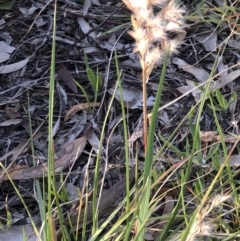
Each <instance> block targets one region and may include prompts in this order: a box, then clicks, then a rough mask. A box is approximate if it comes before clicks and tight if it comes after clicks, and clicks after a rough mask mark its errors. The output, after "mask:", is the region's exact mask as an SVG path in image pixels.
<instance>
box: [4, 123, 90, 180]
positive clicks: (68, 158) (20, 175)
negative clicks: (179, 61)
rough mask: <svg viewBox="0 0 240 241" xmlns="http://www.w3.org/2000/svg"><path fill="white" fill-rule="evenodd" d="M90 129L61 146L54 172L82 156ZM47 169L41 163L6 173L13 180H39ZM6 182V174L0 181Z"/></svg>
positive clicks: (45, 165)
mask: <svg viewBox="0 0 240 241" xmlns="http://www.w3.org/2000/svg"><path fill="white" fill-rule="evenodd" d="M90 132H91V128H89V129H88V130H87V131H86V133H85V135H84V136H83V137H81V138H78V139H76V140H74V141H71V142H68V143H67V144H65V145H64V146H63V148H62V149H61V152H59V153H58V156H59V158H58V159H57V160H56V161H55V172H56V173H58V172H60V171H62V170H63V169H65V168H67V167H68V166H70V165H71V164H72V163H74V162H75V161H76V160H77V158H78V157H79V156H80V155H81V154H82V152H83V150H84V148H85V145H86V142H87V138H88V136H89V133H90ZM47 171H48V167H47V164H46V163H43V164H41V165H38V166H34V167H29V168H26V167H23V168H19V166H18V167H17V169H15V168H14V169H12V170H9V171H8V175H9V176H10V178H11V179H13V180H24V179H31V178H41V177H43V176H46V175H47ZM4 180H8V176H7V174H5V175H4V176H3V178H2V180H1V181H4Z"/></svg>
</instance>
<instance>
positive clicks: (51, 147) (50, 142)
mask: <svg viewBox="0 0 240 241" xmlns="http://www.w3.org/2000/svg"><path fill="white" fill-rule="evenodd" d="M56 17H57V0H55V2H54V16H53V40H52V54H51V70H50V84H49V106H48V108H49V109H48V119H49V122H48V175H47V178H48V217H50V215H51V210H52V195H51V194H52V187H53V185H54V184H55V182H53V180H52V175H53V173H54V171H55V165H54V154H55V153H54V145H53V131H52V129H53V106H54V87H55V86H54V80H55V50H56V29H57V25H56ZM48 217H47V218H48ZM50 232H51V230H50V225H48V240H50V237H51V235H50Z"/></svg>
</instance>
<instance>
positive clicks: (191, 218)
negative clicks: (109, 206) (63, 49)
mask: <svg viewBox="0 0 240 241" xmlns="http://www.w3.org/2000/svg"><path fill="white" fill-rule="evenodd" d="M123 2H124V3H125V4H126V6H127V7H128V8H129V9H130V10H131V12H132V16H131V24H132V27H133V30H131V31H129V34H130V35H131V36H132V37H133V39H134V40H135V44H136V45H135V49H134V52H137V53H138V55H139V58H140V64H141V67H142V75H141V77H142V89H143V118H144V132H143V133H144V166H143V170H142V172H141V173H140V171H139V169H138V168H139V167H140V163H141V161H142V160H141V158H140V157H139V155H138V153H139V149H140V148H139V147H138V146H137V147H136V150H134V152H135V153H134V154H135V159H134V162H135V163H134V165H133V167H132V168H134V171H135V180H134V181H135V183H134V184H133V185H130V179H131V177H130V168H131V162H130V156H131V151H132V150H130V148H131V147H130V145H129V143H128V135H129V133H128V132H129V126H128V120H127V115H126V109H125V107H124V100H123V94H122V84H121V77H122V76H121V69H120V66H119V63H118V55H117V53H115V59H114V62H115V66H116V76H117V81H116V84H115V91H116V90H117V89H119V90H120V96H121V102H120V104H121V115H122V119H121V120H120V121H119V123H122V126H123V133H124V138H123V139H124V160H125V162H124V164H125V174H126V175H125V179H126V181H125V183H126V188H125V195H124V197H123V198H122V200H121V201H119V203H118V205H116V206H115V210H113V211H112V212H111V213H110V214H109V215H108V216H107V217H106V218H105V219H104V221H102V220H101V221H100V220H99V217H98V215H99V203H100V202H99V199H98V197H99V195H101V194H102V190H103V180H104V177H105V175H106V170H107V168H108V164H109V163H108V162H107V161H106V162H105V163H104V165H105V166H104V167H103V169H104V175H103V178H102V180H100V177H99V173H100V169H101V158H102V148H103V146H104V138H105V132H106V128H107V123H108V118H109V116H110V110H111V107H112V105H113V103H114V95H115V92H114V93H113V96H112V97H111V99H110V101H109V105H108V109H107V111H106V116H105V118H104V120H103V123H102V126H101V128H102V129H101V136H100V144H99V147H98V148H99V151H98V153H96V162H95V168H94V175H93V181H92V183H93V188H92V190H91V191H89V187H88V184H89V183H88V182H89V179H88V178H89V176H88V174H89V173H88V172H86V175H85V181H84V187H83V188H82V190H81V191H80V195H79V202H80V205H79V208H78V209H77V210H76V212H78V218H77V219H78V222H77V224H76V223H75V224H74V225H75V226H77V227H76V228H75V229H74V227H73V226H74V225H73V224H72V223H71V222H72V221H73V220H71V217H70V218H69V220H66V219H67V218H66V216H67V215H65V214H64V213H63V209H62V204H65V205H68V204H69V203H68V200H67V196H66V189H65V187H64V185H62V189H61V191H60V190H58V189H57V185H56V176H55V167H54V154H55V153H54V142H53V134H52V128H53V117H54V116H53V110H54V89H55V85H54V81H55V53H56V51H55V47H56V43H55V36H56V24H57V22H56V14H57V12H56V7H57V1H55V11H54V19H53V21H54V24H53V41H52V59H51V76H50V84H49V113H48V176H47V180H46V179H45V180H44V179H43V182H42V187H41V185H40V183H39V181H38V180H35V186H36V190H37V198H38V201H39V202H38V205H39V209H40V214H41V221H42V227H41V230H40V231H39V230H38V229H37V227H36V225H35V224H34V222H33V221H32V225H33V227H34V231H35V233H36V236H37V237H38V240H41V241H43V240H44V241H55V240H56V241H57V240H59V241H60V240H61V241H69V240H76V241H77V240H79V237H81V240H83V241H84V240H88V241H98V240H99V241H110V240H119V241H120V240H121V241H122V240H123V241H129V240H133V241H144V240H156V241H180V240H181V241H193V240H209V241H210V240H213V241H215V240H239V238H240V229H239V223H240V215H239V210H238V209H239V195H238V193H239V181H238V180H237V176H238V175H239V171H238V170H234V168H232V167H231V166H230V164H229V159H230V156H231V154H232V153H233V152H234V150H235V149H236V146H237V144H238V143H239V140H240V138H239V135H237V134H235V137H236V140H235V143H233V145H232V147H231V148H230V149H229V146H227V144H226V142H225V141H224V133H223V130H222V127H221V125H220V122H219V118H218V117H219V115H218V112H226V111H227V109H228V108H229V106H230V105H231V104H232V103H233V102H234V101H236V100H237V93H236V92H235V91H232V92H231V94H230V97H229V98H226V97H225V96H224V94H222V93H221V90H213V89H212V82H213V81H214V78H215V77H216V74H215V72H216V69H217V64H218V59H219V58H218V57H222V56H223V55H224V51H225V48H221V46H219V50H218V53H217V57H216V58H215V63H214V65H213V67H212V71H211V73H210V75H209V79H208V80H206V82H205V83H202V84H199V85H198V86H196V88H199V89H201V90H202V93H201V98H200V100H199V101H198V102H197V103H196V104H195V105H193V106H192V107H191V108H190V110H189V111H188V112H187V114H186V116H184V117H183V119H182V121H181V122H180V123H179V124H178V125H176V127H175V128H174V130H173V131H172V133H170V134H169V135H168V136H167V137H165V136H164V134H163V133H162V132H161V130H157V125H156V123H157V118H158V114H159V110H160V109H159V106H160V103H161V99H162V93H163V86H164V82H165V77H166V72H167V64H168V61H169V57H170V56H171V55H173V54H176V53H178V48H179V47H180V46H181V44H182V43H183V41H184V37H185V36H186V32H185V30H184V29H185V27H186V24H185V20H184V15H185V14H186V15H187V13H186V11H185V10H184V8H183V7H180V5H179V4H178V3H177V1H173V0H171V1H166V0H138V1H137V0H132V1H130V0H123ZM206 8H207V7H206V6H205V4H204V1H201V2H200V3H199V9H197V10H196V12H194V13H193V14H194V16H192V15H187V16H186V18H188V19H192V20H194V21H198V22H200V21H202V22H203V21H206V22H208V21H212V22H218V21H219V20H222V21H225V20H226V21H231V24H232V23H233V22H234V20H236V22H234V24H237V23H238V22H237V21H238V17H236V19H234V18H233V16H236V15H237V11H236V9H235V8H234V5H233V4H232V6H231V8H230V7H229V8H225V7H222V8H215V9H214V11H213V13H212V12H211V13H212V14H213V16H214V18H213V19H212V20H211V19H210V18H207V19H206V17H205V16H204V15H203V13H204V11H205V10H206ZM207 9H208V8H207ZM199 13H201V15H199ZM196 14H198V15H199V16H195V15H196ZM221 16H224V17H223V18H222V17H221ZM238 28H239V27H238ZM170 33H171V34H172V35H173V36H174V37H170V36H169V35H171V34H170ZM85 65H86V73H87V76H88V79H89V82H90V84H91V86H92V88H93V90H94V94H95V95H94V101H95V102H96V101H97V95H98V93H99V91H100V87H101V83H102V79H101V78H102V77H101V75H100V74H99V73H98V71H97V73H94V71H93V69H91V68H90V66H89V63H88V60H87V58H86V57H85ZM157 66H161V74H160V76H159V83H158V90H157V93H156V101H155V104H154V107H153V109H152V110H151V114H150V115H148V113H147V111H148V110H147V105H146V102H147V101H146V100H147V94H148V91H147V83H148V80H149V78H150V75H151V73H152V71H153V69H154V67H157ZM81 88H82V91H83V93H84V95H85V97H86V99H87V102H90V101H89V98H88V95H87V93H86V91H85V90H84V88H83V87H82V86H81ZM28 100H29V98H28ZM28 105H29V106H30V103H28ZM206 106H208V107H209V109H210V111H211V112H212V117H213V120H212V121H213V122H214V124H215V126H216V129H217V132H218V134H219V135H220V137H221V138H220V141H218V142H215V143H211V144H210V145H209V146H204V143H203V142H202V140H201V138H200V131H201V117H202V113H203V112H204V109H205V107H206ZM162 109H164V106H163V107H161V110H162ZM149 117H150V118H149ZM29 123H31V116H30V114H29ZM119 123H118V124H119ZM186 123H187V128H188V130H187V132H188V135H187V136H186V137H185V138H183V140H184V142H183V148H182V149H180V148H179V147H178V145H177V144H176V141H175V140H176V136H177V135H178V134H179V135H180V134H181V128H182V127H183V126H184V125H185V127H186ZM30 126H31V125H30ZM30 133H31V135H32V136H33V135H34V134H33V133H32V130H31V129H30ZM158 143H161V145H159V146H158ZM31 146H32V150H31V152H32V155H33V156H34V147H33V146H34V144H33V140H32V139H31ZM156 146H157V148H155V147H156ZM155 149H156V150H155ZM207 150H208V151H207ZM169 153H170V154H172V156H175V157H176V158H172V156H171V155H170V154H169ZM90 157H91V154H90ZM220 159H223V163H220ZM106 160H107V158H106ZM161 163H164V164H165V165H164V167H161V168H160V170H159V169H158V167H159V164H161ZM209 163H210V165H209ZM0 165H1V167H2V168H3V169H4V170H5V172H6V174H7V175H8V173H7V170H6V168H5V167H4V166H3V165H2V163H0ZM9 179H10V182H11V184H12V185H13V187H14V189H15V191H16V193H17V194H18V196H19V198H20V200H21V201H22V203H23V205H24V208H25V209H26V212H27V213H28V215H29V216H31V214H30V212H29V210H28V207H27V205H26V203H25V201H24V200H23V198H22V197H21V194H20V192H19V190H18V188H17V187H16V185H15V184H14V182H13V181H12V180H11V178H9ZM60 180H61V184H62V183H64V181H65V180H64V179H63V178H61V177H60ZM169 196H170V197H172V199H169ZM84 202H85V203H86V205H85V206H82V204H83V203H84ZM91 204H92V205H91ZM169 204H172V206H171V208H170V210H168V209H167V207H168V205H169ZM89 206H90V207H92V210H91V211H92V212H91V213H92V220H90V221H89V220H88V217H87V215H88V208H89ZM82 207H83V209H82ZM82 213H84V214H85V215H84V217H83V218H80V217H81V214H82ZM7 214H8V221H9V222H10V221H11V213H7ZM80 221H81V222H83V223H80ZM89 222H91V225H88V224H89ZM0 224H1V223H0ZM56 226H58V227H60V229H61V233H62V235H61V237H58V235H57V232H56ZM89 226H90V227H89ZM80 227H82V228H81V230H80ZM41 231H42V232H41ZM80 232H81V233H80ZM23 236H24V237H25V240H26V235H25V233H24V235H23Z"/></svg>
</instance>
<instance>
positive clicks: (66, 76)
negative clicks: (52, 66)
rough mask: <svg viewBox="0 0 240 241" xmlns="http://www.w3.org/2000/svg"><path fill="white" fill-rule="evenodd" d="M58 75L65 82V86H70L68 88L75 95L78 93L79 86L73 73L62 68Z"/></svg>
mask: <svg viewBox="0 0 240 241" xmlns="http://www.w3.org/2000/svg"><path fill="white" fill-rule="evenodd" d="M57 73H58V75H59V76H60V78H61V79H62V80H63V81H64V82H65V84H66V85H67V86H68V88H69V89H70V90H71V91H72V92H74V93H75V94H77V93H78V89H77V85H76V83H75V82H74V78H73V76H72V73H71V72H70V71H69V70H68V69H67V68H66V66H62V67H61V68H60V69H59V70H58V71H57Z"/></svg>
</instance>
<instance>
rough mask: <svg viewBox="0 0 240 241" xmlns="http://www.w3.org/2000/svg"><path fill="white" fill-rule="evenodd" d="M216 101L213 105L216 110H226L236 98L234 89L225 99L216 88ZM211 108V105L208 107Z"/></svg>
mask: <svg viewBox="0 0 240 241" xmlns="http://www.w3.org/2000/svg"><path fill="white" fill-rule="evenodd" d="M215 96H216V99H217V103H216V105H215V106H214V108H215V110H216V111H227V110H228V108H229V106H230V105H231V104H232V103H233V102H234V101H236V100H237V93H236V92H235V91H233V92H232V94H231V96H230V98H229V100H227V99H226V98H225V97H224V96H223V94H222V93H221V91H220V90H216V93H215ZM210 108H211V107H210Z"/></svg>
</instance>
